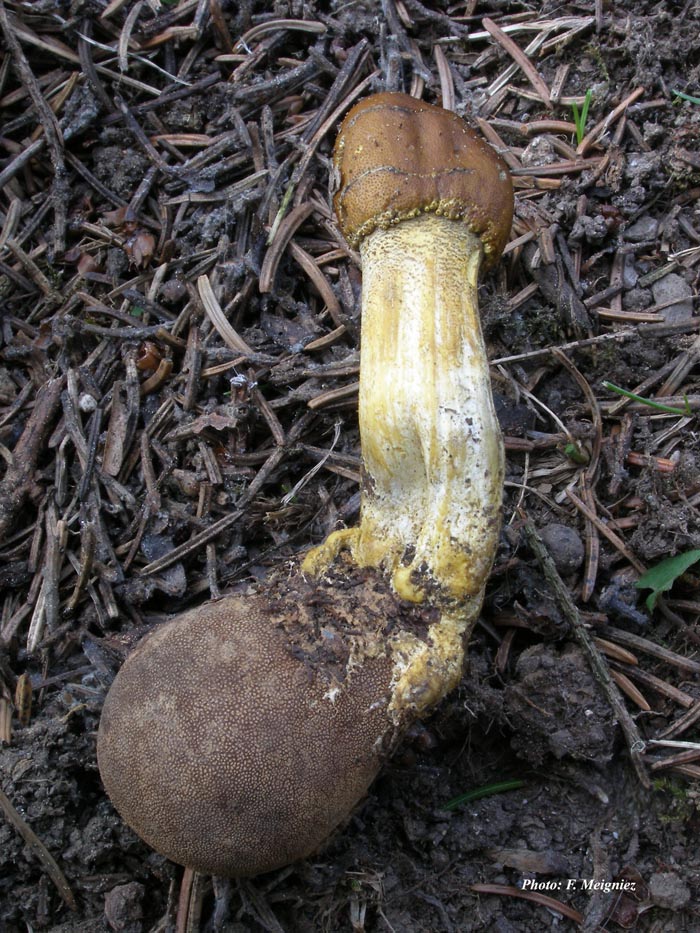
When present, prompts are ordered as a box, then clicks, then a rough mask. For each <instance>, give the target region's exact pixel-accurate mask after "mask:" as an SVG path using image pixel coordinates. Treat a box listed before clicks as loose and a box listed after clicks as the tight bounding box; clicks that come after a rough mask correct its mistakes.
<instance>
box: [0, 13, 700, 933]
mask: <svg viewBox="0 0 700 933" xmlns="http://www.w3.org/2000/svg"><path fill="white" fill-rule="evenodd" d="M698 26H700V10H699V9H698V6H697V4H696V3H693V2H688V3H687V4H685V5H683V4H678V5H674V8H673V9H670V7H668V6H667V5H666V4H653V3H637V4H631V3H621V4H614V5H607V4H603V3H599V2H595V3H593V2H590V3H581V4H578V5H569V4H564V5H563V6H562V5H555V4H549V3H545V4H541V5H540V4H532V5H527V4H502V3H493V2H490V0H485V2H483V3H476V2H474V0H470V2H467V3H463V4H454V5H447V4H429V5H423V4H421V3H419V2H417V0H387V2H385V3H382V4H381V6H380V5H378V4H371V3H354V4H340V3H338V4H322V3H316V2H309V3H306V4H302V3H297V2H290V3H277V4H274V5H270V4H263V3H259V4H257V3H252V2H248V3H241V4H229V3H226V2H224V0H180V2H176V3H163V2H158V0H147V2H139V3H134V2H130V0H127V2H124V0H113V2H110V3H106V2H98V3H82V2H76V3H72V4H68V3H59V2H56V0H45V2H40V3H21V2H8V0H5V2H4V3H0V28H1V30H2V36H3V38H2V45H1V46H0V108H1V109H2V114H3V117H2V129H1V130H0V298H1V303H0V307H1V312H2V316H1V320H2V342H1V344H0V443H1V444H2V448H0V452H1V453H2V458H3V461H4V462H3V467H2V469H3V473H2V474H1V475H0V530H1V531H2V539H1V540H2V546H1V547H0V586H1V588H2V593H1V597H2V608H1V614H0V681H1V683H0V730H1V731H0V739H1V740H2V748H0V782H1V787H2V791H3V794H2V796H0V808H1V809H2V811H3V814H4V815H5V817H6V819H3V821H2V822H0V926H2V928H3V929H7V930H8V931H11V933H15V931H24V930H26V929H28V928H31V929H34V930H49V931H54V933H58V931H63V933H68V931H76V933H77V931H88V930H89V931H94V930H111V929H114V930H130V931H134V933H136V931H141V930H143V931H149V930H153V931H155V930H166V929H175V924H176V923H177V925H178V929H179V930H181V931H184V930H186V929H189V930H197V929H217V930H236V931H243V930H275V931H279V930H285V931H297V930H299V931H302V930H304V931H306V930H308V931H312V930H313V931H316V930H319V931H320V930H368V931H374V930H396V931H398V930H401V931H419V930H431V931H434V930H445V931H450V930H460V931H463V930H464V931H467V930H474V931H476V930H502V931H507V930H516V929H517V930H533V931H535V930H548V929H553V928H555V927H556V928H558V929H561V928H562V927H563V926H564V925H567V928H572V929H573V928H575V926H576V924H577V923H580V922H583V923H584V927H585V928H586V929H591V930H593V929H599V928H604V929H620V928H624V929H637V930H655V931H661V930H671V929H673V930H676V929H683V928H687V929H693V928H694V926H697V925H698V923H700V920H699V917H698V891H699V890H700V863H699V862H698V855H697V846H696V845H695V844H694V834H695V835H697V832H698V827H699V815H698V814H699V810H698V795H697V786H698V784H697V781H698V778H699V777H700V734H699V733H698V722H699V721H700V684H699V683H698V673H700V661H699V660H698V645H699V643H700V632H698V629H697V620H698V616H699V614H700V602H698V600H697V579H696V577H695V576H694V575H693V570H692V569H691V571H690V572H689V573H688V574H686V575H685V576H684V577H683V578H682V579H681V580H680V581H679V582H678V583H677V584H676V586H675V587H674V588H673V590H672V591H671V592H670V594H668V595H667V596H666V598H662V599H660V600H659V603H658V606H657V608H656V610H655V611H654V613H653V614H649V612H648V611H647V610H646V608H645V605H644V600H643V598H641V594H640V592H639V590H637V589H636V588H635V586H634V583H635V581H636V579H637V578H638V577H639V575H640V573H642V572H643V571H644V570H645V569H647V568H649V567H651V566H654V565H655V564H656V563H658V562H659V561H660V560H661V559H663V558H664V557H667V556H669V555H672V554H677V553H683V552H685V551H688V550H690V549H692V548H697V547H699V546H700V519H699V515H698V505H699V504H700V482H699V481H698V469H697V463H698V456H699V454H700V452H699V450H698V441H697V420H696V413H697V410H698V407H699V406H700V391H699V389H698V382H697V362H698V347H699V346H700V344H699V343H698V340H699V339H700V338H698V331H699V330H700V324H699V323H698V317H697V313H696V312H697V310H698V309H697V291H698V290H697V281H698V279H697V276H698V273H697V269H698V263H699V262H700V207H699V198H700V169H699V164H698V157H697V143H698V139H699V138H700V105H698V104H697V101H696V98H697V96H698V90H699V87H700V71H699V68H700V61H699V59H698V51H697V48H696V37H697V34H698ZM589 89H591V90H592V95H591V106H590V112H589V115H588V120H587V122H586V125H585V126H584V127H579V130H580V132H579V134H578V135H579V136H580V139H579V138H578V137H577V126H576V123H575V122H574V115H573V111H572V106H571V105H572V103H577V105H578V107H579V108H581V107H582V106H583V102H584V100H585V95H586V91H587V90H589ZM380 90H404V91H410V92H411V93H413V94H414V95H416V96H422V97H423V98H424V99H426V100H428V101H430V102H433V103H435V102H437V103H441V104H442V105H443V106H445V107H447V108H450V109H455V110H457V112H459V113H460V114H463V115H465V116H466V118H467V119H468V120H469V122H470V123H471V124H472V125H473V126H475V127H476V128H478V129H480V130H481V132H482V133H483V135H484V136H485V137H486V138H487V139H488V140H489V142H491V143H492V145H494V146H496V147H497V148H498V150H499V151H500V152H501V154H502V155H503V157H504V158H505V159H506V161H507V163H508V165H509V167H510V169H511V172H512V176H513V181H514V185H515V188H516V217H515V221H514V224H513V231H512V235H511V241H510V244H509V246H508V247H507V252H506V259H505V261H504V262H503V264H502V267H501V268H500V269H499V270H498V272H497V273H496V274H495V276H494V277H492V278H491V279H490V280H489V281H487V282H486V283H485V284H484V285H483V287H482V289H481V296H480V298H481V302H480V303H481V307H482V310H483V318H484V325H485V329H486V333H487V339H488V342H489V349H490V357H491V362H492V381H493V387H494V391H495V393H496V397H497V403H498V407H499V416H500V420H501V426H502V429H503V431H504V434H505V435H506V448H507V479H506V506H505V513H504V517H505V531H504V533H503V536H502V541H501V548H500V551H499V556H498V559H497V563H496V567H495V570H494V574H493V577H492V580H491V583H490V586H489V590H488V593H487V599H486V603H485V607H484V612H483V625H482V627H481V629H480V630H479V631H478V632H477V634H476V636H475V638H474V640H473V642H472V647H471V654H470V668H469V671H468V674H467V676H466V677H465V678H464V680H463V683H462V685H461V687H460V690H459V691H458V693H457V694H456V695H455V697H453V698H452V699H451V700H449V701H447V702H446V703H445V705H444V706H443V707H442V708H441V710H440V711H439V712H438V714H436V715H435V716H434V717H433V718H432V719H431V720H429V721H428V722H427V723H426V724H425V726H424V727H423V728H421V729H420V730H417V731H416V734H415V735H414V737H413V741H412V743H410V744H409V745H408V746H407V747H406V749H405V750H404V752H403V753H402V754H401V755H400V756H399V757H398V758H397V759H396V760H395V761H394V762H393V763H392V765H391V766H390V767H389V769H388V770H387V773H386V774H385V775H384V776H383V777H382V778H380V780H379V781H378V782H377V784H376V785H375V786H374V788H373V789H372V791H371V793H370V796H369V798H368V800H367V802H366V803H365V804H364V806H363V807H362V808H361V809H360V810H359V811H358V812H357V813H356V815H355V816H354V817H353V818H352V820H351V821H350V823H349V825H348V826H347V827H346V828H345V830H344V831H343V832H341V833H340V834H338V835H337V836H336V837H334V838H333V839H332V840H331V842H330V843H329V845H328V846H327V847H326V848H325V849H324V850H323V851H322V852H320V853H319V854H318V856H317V857H315V858H313V859H311V860H309V861H307V862H304V863H302V864H300V865H298V866H295V867H293V868H292V869H286V870H284V871H282V872H280V873H276V874H272V875H269V876H265V877H263V878H260V879H257V880H256V881H254V882H242V883H240V884H235V883H231V884H229V883H223V882H220V881H218V880H216V879H208V878H205V877H200V876H198V875H195V874H193V873H191V872H185V873H184V875H181V873H178V872H176V871H175V870H174V869H173V868H172V866H170V865H169V864H168V863H166V862H165V861H164V860H163V859H161V858H159V857H156V856H154V855H153V854H152V853H150V852H149V851H148V849H147V848H146V847H145V846H143V845H142V844H141V843H140V842H139V841H138V840H137V839H136V838H135V837H134V836H133V834H132V833H131V832H130V831H129V830H127V829H126V827H125V826H124V825H123V824H122V823H121V822H120V820H119V819H118V818H117V816H116V814H115V813H114V811H113V810H112V809H111V807H110V805H109V803H108V802H107V800H106V798H105V795H104V792H103V791H102V789H101V786H100V784H99V780H98V777H97V771H96V763H95V756H94V736H95V730H96V726H97V722H98V718H99V713H100V709H101V704H102V699H103V697H104V695H105V692H106V690H107V688H108V687H109V684H110V683H111V680H112V678H113V676H114V673H115V671H116V669H117V667H118V666H119V664H120V662H121V661H122V660H123V658H124V657H125V655H126V654H127V653H128V651H129V649H130V648H131V647H132V646H133V645H134V644H135V643H136V641H138V639H139V638H140V637H141V635H143V634H144V633H145V632H147V631H148V630H149V629H150V628H151V627H152V626H153V625H155V624H157V623H158V622H159V621H161V620H162V619H163V618H165V616H166V615H169V614H171V613H173V612H176V611H178V610H180V609H184V608H186V607H188V606H191V605H194V604H196V603H199V602H202V601H204V600H205V599H207V598H210V597H211V598H216V597H217V596H218V595H219V594H220V593H222V592H228V591H232V590H233V591H239V592H244V591H245V590H246V588H247V585H248V583H249V581H250V580H251V579H256V580H264V579H265V577H266V574H267V573H268V570H269V568H270V567H271V566H272V565H273V564H274V565H277V566H279V565H280V564H283V563H284V562H285V560H288V559H291V557H292V556H293V555H298V554H299V553H300V552H301V551H303V550H304V549H306V548H308V547H309V546H310V545H312V544H315V543H318V542H319V541H320V540H322V538H323V537H324V536H325V535H326V534H327V533H328V532H330V531H331V530H333V529H334V528H336V527H340V526H341V525H342V524H345V523H348V524H352V523H353V522H355V521H356V519H357V510H358V505H359V482H360V461H359V443H358V437H357V423H356V396H357V377H358V365H359V352H360V347H359V345H358V335H359V314H360V309H359V301H358V296H359V271H358V261H357V256H356V255H355V254H354V253H353V252H352V251H351V250H349V249H348V247H347V244H345V243H344V242H343V241H342V238H341V237H340V235H339V234H338V232H337V230H336V228H335V225H334V223H333V221H332V219H331V211H330V199H329V191H328V186H329V174H330V164H329V153H330V147H331V144H332V141H333V137H334V134H335V131H336V128H337V126H338V123H339V121H340V119H341V118H342V116H343V115H344V114H345V113H346V112H347V110H348V109H349V108H350V106H351V105H352V104H353V103H354V102H355V101H356V100H358V99H360V98H361V97H362V96H364V95H366V94H368V93H370V92H372V91H380ZM676 92H680V95H681V96H679V94H678V93H676ZM604 381H606V382H608V383H612V384H613V385H615V386H620V387H622V388H624V389H626V390H629V391H631V392H633V393H634V394H635V395H636V396H638V397H639V398H641V399H643V400H644V401H638V400H635V399H631V398H629V397H627V396H623V395H620V394H618V393H616V392H615V391H613V390H612V389H610V388H603V387H602V383H603V382H604ZM648 401H654V402H656V403H660V404H662V405H663V406H665V408H666V409H671V411H668V410H663V409H660V408H654V407H650V406H649V405H648V404H646V402H648ZM542 542H543V543H542ZM617 723H620V725H621V726H622V728H619V727H618V725H617ZM511 777H524V778H525V780H526V784H525V786H524V787H522V788H520V789H517V790H510V791H508V792H507V793H502V794H491V795H487V796H482V797H480V798H479V799H476V800H473V801H472V802H470V803H468V804H465V805H462V807H460V808H457V809H456V810H454V811H447V810H445V809H444V805H445V804H446V803H447V802H448V801H449V800H450V799H452V798H454V797H455V796H457V795H458V794H461V793H464V792H465V791H467V790H470V789H472V788H480V787H483V786H486V785H490V784H495V783H498V782H500V781H503V780H505V779H507V778H511ZM532 878H536V879H539V880H550V881H560V880H562V879H563V886H562V888H560V889H558V890H556V889H551V890H550V891H548V892H542V893H540V892H536V891H534V892H533V891H530V892H523V891H522V884H523V880H524V879H532ZM569 878H574V879H597V880H598V881H601V882H604V881H609V882H610V881H614V880H616V879H617V880H620V879H622V880H623V881H624V880H629V881H630V882H633V884H634V890H633V891H632V893H629V892H630V890H631V889H628V892H626V893H620V892H619V891H612V892H611V891H606V890H605V889H604V888H598V889H595V888H589V889H588V890H586V889H584V888H583V887H582V886H581V885H578V886H576V885H574V886H573V887H572V888H570V889H569V890H567V889H566V879H569ZM523 893H526V894H529V899H528V900H525V899H522V897H521V896H520V895H522V894H523ZM545 894H547V895H548V897H549V900H548V899H547V898H546V897H545ZM178 900H179V904H180V909H179V911H178V909H177V904H178ZM547 908H549V909H547ZM557 911H558V913H557ZM176 916H177V920H176ZM560 916H565V917H566V919H565V920H563V921H562V920H560V919H558V918H559V917H560Z"/></svg>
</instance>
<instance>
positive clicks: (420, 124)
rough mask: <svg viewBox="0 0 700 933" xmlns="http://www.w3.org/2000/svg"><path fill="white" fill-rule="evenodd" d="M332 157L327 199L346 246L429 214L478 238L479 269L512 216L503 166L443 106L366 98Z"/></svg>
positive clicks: (498, 249)
mask: <svg viewBox="0 0 700 933" xmlns="http://www.w3.org/2000/svg"><path fill="white" fill-rule="evenodd" d="M334 162H335V167H336V169H337V170H338V172H339V173H340V187H339V189H338V192H337V194H336V195H335V198H334V202H333V203H334V206H335V211H336V214H337V216H338V220H339V223H340V226H341V229H342V231H343V234H344V235H345V237H346V239H347V240H348V242H349V243H350V244H351V245H352V246H357V245H358V244H359V243H360V241H361V240H362V239H363V238H364V237H366V236H368V235H369V234H370V233H371V232H372V231H373V230H375V229H376V228H377V227H387V226H390V225H392V224H394V223H397V222H399V221H400V220H404V219H408V218H410V217H415V216H417V215H418V214H422V213H434V214H440V215H442V216H444V217H448V218H450V219H452V220H459V221H462V222H464V223H466V224H467V225H468V226H469V228H470V229H471V231H472V232H473V233H475V234H476V235H477V236H480V237H481V240H482V242H483V246H484V258H485V266H486V267H489V266H492V265H493V264H494V263H495V262H496V261H497V260H498V258H499V257H500V255H501V253H502V252H503V249H504V247H505V245H506V242H507V240H508V235H509V233H510V225H511V221H512V216H513V186H512V183H511V179H510V174H509V172H508V167H507V165H506V164H505V162H504V161H503V159H502V158H501V157H500V156H499V155H498V153H496V151H495V150H494V149H492V148H491V146H489V145H488V143H486V142H485V141H484V140H483V139H481V137H479V136H478V135H477V134H476V133H475V132H474V131H473V130H472V129H470V128H469V127H468V126H467V125H466V123H465V122H464V120H462V119H461V118H460V117H458V116H457V115H456V114H454V113H452V112H451V111H449V110H443V109H442V107H435V106H433V105H432V104H426V103H423V102H422V101H419V100H416V99H415V98H413V97H409V95H407V94H375V95H373V96H372V97H368V98H366V99H365V100H363V101H361V102H360V103H359V104H356V105H355V106H354V107H353V108H352V110H351V111H350V112H349V113H348V114H347V116H346V117H345V120H344V121H343V124H342V126H341V129H340V133H339V134H338V139H337V142H336V146H335V153H334Z"/></svg>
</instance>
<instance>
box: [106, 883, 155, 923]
mask: <svg viewBox="0 0 700 933" xmlns="http://www.w3.org/2000/svg"><path fill="white" fill-rule="evenodd" d="M145 893H146V889H145V888H144V886H143V885H142V884H139V883H138V882H137V881H131V882H129V884H118V885H117V886H116V888H112V890H111V891H108V892H107V894H106V895H105V918H106V920H107V923H108V924H109V925H110V927H111V928H112V929H113V930H116V931H117V933H141V931H142V930H143V922H142V921H143V906H142V903H141V902H142V900H143V896H144V894H145Z"/></svg>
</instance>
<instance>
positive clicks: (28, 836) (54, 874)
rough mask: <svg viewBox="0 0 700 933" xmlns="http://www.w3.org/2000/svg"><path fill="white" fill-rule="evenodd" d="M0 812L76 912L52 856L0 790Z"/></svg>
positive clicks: (65, 882) (70, 893) (72, 896)
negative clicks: (0, 811)
mask: <svg viewBox="0 0 700 933" xmlns="http://www.w3.org/2000/svg"><path fill="white" fill-rule="evenodd" d="M0 810H2V812H3V813H4V814H5V817H6V818H7V820H8V822H9V823H12V825H13V826H14V828H15V829H16V830H17V832H18V833H19V834H20V836H21V837H22V838H23V839H24V841H25V842H26V844H27V845H28V846H29V848H30V849H31V851H32V852H33V853H34V855H36V857H37V858H38V859H39V861H40V862H41V864H42V866H43V868H44V870H45V871H46V874H47V875H48V876H49V877H50V878H51V880H52V881H53V883H54V884H55V885H56V888H57V889H58V893H59V894H60V895H61V897H62V898H63V900H64V901H65V902H66V904H67V905H68V906H69V907H70V909H71V910H77V909H78V905H77V904H76V902H75V897H74V895H73V892H72V891H71V889H70V886H69V884H68V882H67V881H66V877H65V875H64V874H63V872H62V871H61V869H60V868H59V867H58V864H57V862H56V860H55V859H54V857H53V855H51V853H50V852H49V850H48V849H47V848H46V846H45V845H44V843H43V842H42V841H41V839H39V837H38V836H37V834H36V833H35V832H34V830H33V829H31V828H30V827H29V826H27V824H26V823H25V822H24V820H23V819H22V817H21V816H20V815H19V813H18V812H17V810H16V809H15V807H14V806H13V804H12V801H11V800H10V798H9V797H8V796H7V795H6V794H5V793H4V792H3V791H2V790H0Z"/></svg>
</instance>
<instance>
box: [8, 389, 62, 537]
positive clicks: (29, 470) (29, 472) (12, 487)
mask: <svg viewBox="0 0 700 933" xmlns="http://www.w3.org/2000/svg"><path fill="white" fill-rule="evenodd" d="M63 385H64V380H63V378H62V377H60V378H58V379H49V381H48V382H46V383H44V385H43V386H42V387H41V388H40V389H39V391H38V392H37V396H36V401H35V403H34V410H33V411H32V413H31V415H30V416H29V418H28V419H27V423H26V424H25V426H24V430H23V431H22V436H21V437H20V439H19V440H18V441H17V444H16V445H15V449H14V450H13V452H12V463H11V464H10V466H8V468H7V471H6V473H5V476H4V478H3V480H2V482H1V483H0V539H2V538H3V537H4V536H5V535H6V534H7V532H8V531H9V528H10V525H11V524H12V521H13V519H14V517H15V515H16V514H17V512H19V510H20V509H21V508H22V506H23V505H24V502H25V500H26V498H27V496H28V495H29V489H30V487H31V484H32V478H33V474H34V470H35V469H36V463H37V460H38V459H39V454H40V453H41V451H42V448H43V447H44V444H45V442H46V439H47V437H48V435H49V433H50V432H51V430H52V428H53V421H54V418H55V416H56V413H57V412H58V410H59V407H60V404H61V392H62V390H63Z"/></svg>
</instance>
